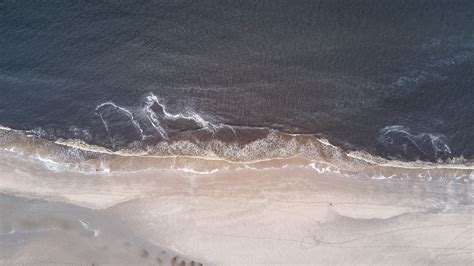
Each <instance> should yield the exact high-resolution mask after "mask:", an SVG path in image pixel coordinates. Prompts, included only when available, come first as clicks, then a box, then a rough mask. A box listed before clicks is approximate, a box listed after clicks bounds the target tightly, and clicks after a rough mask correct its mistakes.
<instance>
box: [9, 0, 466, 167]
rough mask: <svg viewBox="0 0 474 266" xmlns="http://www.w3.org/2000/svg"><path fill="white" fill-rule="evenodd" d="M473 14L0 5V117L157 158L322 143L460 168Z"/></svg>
mask: <svg viewBox="0 0 474 266" xmlns="http://www.w3.org/2000/svg"><path fill="white" fill-rule="evenodd" d="M473 14H474V2H473V1H471V0H465V1H462V0H459V1H456V0H450V1H440V0H430V1H422V0H420V1H401V0H390V1H387V0H363V1H353V0H345V1H339V0H328V1H209V0H206V1H90V2H87V1H60V2H56V1H2V2H1V3H0V124H1V125H3V126H4V127H8V128H12V129H15V130H20V131H23V132H25V133H24V134H26V135H32V136H35V137H39V139H46V140H49V141H56V142H57V141H60V142H62V143H69V144H71V143H75V145H77V144H78V143H80V144H81V145H82V146H87V145H94V147H95V148H97V149H99V147H102V148H104V149H107V150H108V151H115V152H117V151H121V150H128V151H130V150H133V151H134V152H140V153H145V154H149V155H158V156H159V155H166V156H173V155H188V156H200V157H219V158H225V159H230V160H235V161H248V160H259V159H264V158H270V157H271V158H279V157H289V156H294V155H297V154H301V153H304V154H306V155H307V156H308V157H311V156H313V155H314V154H313V153H317V156H321V154H322V153H324V152H323V151H325V148H321V147H322V146H321V143H326V144H327V146H324V145H323V146H324V147H330V146H331V147H333V146H332V145H334V146H337V148H334V149H331V151H330V152H327V151H326V153H330V155H327V156H326V157H331V158H335V157H337V158H340V157H341V156H342V155H340V154H341V153H343V152H341V151H344V152H359V153H361V154H365V155H366V156H373V157H377V158H378V157H382V158H384V159H388V160H393V159H396V160H401V161H414V160H422V161H431V162H437V163H441V164H444V163H448V164H449V163H451V162H461V163H464V164H466V163H469V162H472V159H473V156H474V27H473V26H472V21H473ZM2 138H4V139H3V140H2V141H1V142H2V143H3V144H2V145H4V149H7V148H8V149H13V148H14V146H15V145H13V146H12V145H11V144H12V141H14V140H15V141H17V140H18V139H16V138H11V136H10V135H8V134H7V135H5V133H4V134H3V135H2ZM328 142H329V143H331V145H330V146H328V145H329V143H328ZM24 143H25V142H24V141H23V142H21V143H20V144H18V145H20V146H21V145H22V144H24ZM7 144H8V145H7ZM326 144H325V145H326ZM7 146H8V147H7ZM88 147H92V146H88ZM315 150H317V152H316V151H315ZM308 154H309V155H308ZM314 156H316V155H314ZM314 156H313V157H314ZM342 157H344V156H342ZM333 160H335V159H333Z"/></svg>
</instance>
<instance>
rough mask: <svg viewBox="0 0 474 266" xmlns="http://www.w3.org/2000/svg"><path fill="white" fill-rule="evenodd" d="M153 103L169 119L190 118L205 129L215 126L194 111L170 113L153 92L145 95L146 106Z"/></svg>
mask: <svg viewBox="0 0 474 266" xmlns="http://www.w3.org/2000/svg"><path fill="white" fill-rule="evenodd" d="M154 103H156V104H158V105H159V106H160V107H161V108H162V110H163V114H164V116H165V119H169V120H178V119H186V120H192V121H194V122H196V123H197V124H198V125H200V126H201V127H203V128H206V129H213V128H215V127H214V125H213V124H212V123H210V122H209V121H207V120H205V119H204V118H202V117H201V116H200V115H199V114H197V113H195V112H192V111H191V112H188V113H190V114H183V113H178V114H172V113H170V112H168V111H167V110H166V106H165V105H164V104H163V103H162V102H161V101H160V99H159V98H158V97H157V96H156V95H154V94H153V93H150V94H149V95H148V96H146V107H148V108H150V107H151V106H152V105H153V104H154Z"/></svg>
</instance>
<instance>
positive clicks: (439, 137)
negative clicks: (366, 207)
mask: <svg viewBox="0 0 474 266" xmlns="http://www.w3.org/2000/svg"><path fill="white" fill-rule="evenodd" d="M377 141H378V144H379V147H378V148H379V150H380V151H381V152H382V154H384V155H386V156H387V157H391V158H398V159H402V158H408V159H412V160H413V159H421V160H430V161H437V160H439V159H442V160H446V159H447V158H449V157H451V154H452V152H451V148H450V147H449V145H448V140H447V138H446V137H445V136H444V135H443V134H439V133H419V134H413V133H412V132H411V131H410V129H409V128H407V127H404V126H399V125H396V126H387V127H384V128H382V129H381V130H380V132H379V136H378V138H377Z"/></svg>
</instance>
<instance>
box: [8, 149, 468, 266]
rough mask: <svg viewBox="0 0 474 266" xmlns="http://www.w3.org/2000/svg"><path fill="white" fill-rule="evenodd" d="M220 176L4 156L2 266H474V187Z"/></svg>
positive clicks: (304, 174) (256, 168)
mask: <svg viewBox="0 0 474 266" xmlns="http://www.w3.org/2000/svg"><path fill="white" fill-rule="evenodd" d="M122 163H123V162H122ZM196 164H202V162H196V163H195V164H194V165H196ZM204 168H205V167H204ZM225 169H226V168H225V167H224V168H222V169H221V170H219V171H213V169H212V168H209V169H208V170H209V171H208V172H207V173H206V172H198V171H196V170H191V169H190V168H186V167H182V168H181V170H178V169H176V167H175V169H174V170H163V169H162V170H159V169H148V170H145V169H142V170H139V169H138V170H136V171H134V172H131V171H130V172H126V171H121V172H107V171H98V172H97V173H79V172H74V171H64V170H58V169H56V168H54V167H48V164H44V162H43V163H40V162H37V161H32V160H30V159H27V158H21V157H12V156H9V155H8V156H7V155H6V154H5V153H2V154H0V193H1V194H0V200H1V202H0V217H1V218H0V230H1V231H0V263H1V264H4V265H16V264H25V263H26V264H28V263H29V264H34V265H38V264H55V263H56V264H67V263H73V264H74V263H78V264H107V263H109V264H114V265H115V264H136V265H143V264H155V265H157V264H162V265H172V264H174V265H184V264H186V265H198V263H203V264H205V265H208V264H209V265H233V264H265V265H268V264H288V265H294V264H312V265H315V264H321V265H324V264H326V265H333V264H351V265H352V264H392V265H393V264H397V265H401V264H417V265H437V264H438V265H472V264H473V263H474V253H473V252H474V232H473V229H474V213H473V204H472V203H473V202H472V198H473V187H472V182H470V181H467V182H464V181H465V180H464V181H459V180H458V181H456V180H454V179H436V180H431V181H427V180H422V179H417V178H412V179H410V178H409V179H384V180H374V179H368V178H354V177H351V175H347V174H339V173H337V171H331V170H330V169H329V170H327V171H326V170H322V169H328V168H324V167H323V168H318V167H316V165H315V164H313V165H307V164H306V165H305V164H302V163H301V162H298V161H297V162H291V163H288V162H285V161H282V160H276V161H274V162H272V163H267V164H265V165H258V164H253V165H242V167H240V168H230V169H229V168H227V170H225ZM316 170H318V171H316Z"/></svg>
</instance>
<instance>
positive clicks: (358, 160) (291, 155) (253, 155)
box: [0, 130, 474, 182]
mask: <svg viewBox="0 0 474 266" xmlns="http://www.w3.org/2000/svg"><path fill="white" fill-rule="evenodd" d="M0 145H1V146H2V147H3V150H5V152H8V151H10V150H12V151H14V152H13V153H11V154H12V155H14V154H18V156H20V157H24V158H34V161H37V162H38V163H41V164H45V165H44V167H45V168H49V169H51V170H53V171H55V172H58V171H80V172H83V173H90V174H96V173H102V174H114V173H119V172H127V171H128V172H134V171H143V170H147V169H162V170H166V169H168V170H172V171H183V172H188V173H190V174H214V173H217V172H219V171H228V170H232V169H240V168H246V167H251V168H252V169H253V168H255V169H261V168H275V167H279V166H282V165H300V166H302V167H310V168H312V169H314V170H315V172H316V173H317V174H324V173H334V174H343V175H345V176H359V177H380V178H384V177H387V178H389V177H396V176H407V177H411V178H418V177H419V179H424V180H428V179H430V180H431V179H436V178H438V177H443V178H448V179H456V180H464V182H465V181H469V180H471V181H473V180H474V174H473V170H474V165H473V164H472V163H468V162H466V161H464V163H462V164H460V163H457V164H448V163H430V162H401V161H394V160H387V159H383V158H380V157H376V156H372V155H369V154H367V153H363V152H345V151H343V150H342V149H340V148H338V147H337V146H334V145H332V144H331V143H329V142H328V141H327V140H324V139H319V138H316V137H314V136H309V135H295V134H291V135H290V134H285V133H281V132H277V131H272V132H270V133H269V134H268V135H267V136H266V137H265V138H262V139H258V140H255V141H252V142H249V143H247V144H238V143H228V142H223V141H218V140H211V141H210V142H207V143H201V142H198V143H193V142H191V141H189V140H188V141H185V140H181V141H171V142H169V141H162V142H160V143H158V144H157V145H156V146H153V147H151V148H150V149H149V150H142V149H122V150H118V151H113V150H109V149H106V148H103V147H100V146H93V145H90V144H87V143H85V142H83V141H81V140H71V139H69V140H64V139H59V140H56V141H55V142H51V141H49V140H45V139H38V138H31V137H28V136H26V135H25V134H24V133H23V132H21V131H16V130H0Z"/></svg>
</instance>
